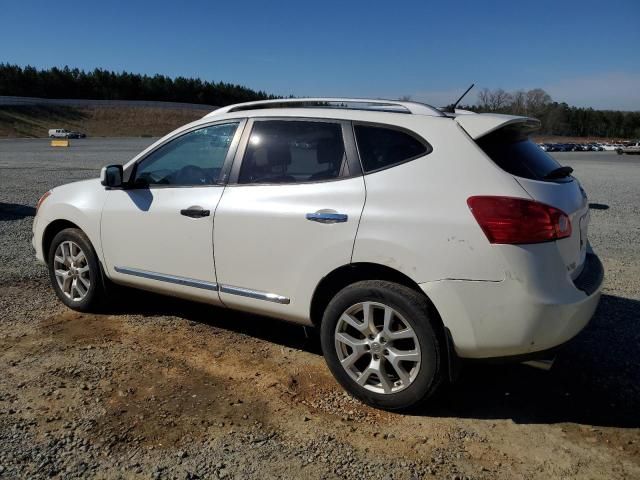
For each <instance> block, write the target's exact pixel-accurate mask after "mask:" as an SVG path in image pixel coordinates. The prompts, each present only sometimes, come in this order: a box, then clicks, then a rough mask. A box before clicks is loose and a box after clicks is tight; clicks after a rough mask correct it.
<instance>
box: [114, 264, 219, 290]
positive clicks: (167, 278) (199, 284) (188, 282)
mask: <svg viewBox="0 0 640 480" xmlns="http://www.w3.org/2000/svg"><path fill="white" fill-rule="evenodd" d="M114 270H115V271H116V272H118V273H124V274H125V275H133V276H134V277H142V278H149V279H151V280H159V281H161V282H169V283H175V284H177V285H185V286H187V287H195V288H202V289H203V290H213V291H216V290H218V284H217V283H213V282H205V281H203V280H194V279H193V278H186V277H178V276H176V275H166V274H164V273H157V272H149V271H147V270H138V269H136V268H124V267H114Z"/></svg>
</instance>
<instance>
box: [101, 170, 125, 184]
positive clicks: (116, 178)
mask: <svg viewBox="0 0 640 480" xmlns="http://www.w3.org/2000/svg"><path fill="white" fill-rule="evenodd" d="M122 177H123V172H122V165H107V166H106V167H102V170H100V183H102V185H104V186H105V187H107V188H119V187H122Z"/></svg>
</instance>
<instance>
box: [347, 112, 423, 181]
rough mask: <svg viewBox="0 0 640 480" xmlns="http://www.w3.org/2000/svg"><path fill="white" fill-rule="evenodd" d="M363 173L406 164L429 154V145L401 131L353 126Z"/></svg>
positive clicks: (369, 126) (371, 126)
mask: <svg viewBox="0 0 640 480" xmlns="http://www.w3.org/2000/svg"><path fill="white" fill-rule="evenodd" d="M353 130H354V133H355V136H356V142H357V144H358V152H359V153H360V160H361V162H362V168H363V170H364V172H365V173H370V172H375V171H376V170H382V169H384V168H388V167H392V166H394V165H398V164H400V163H404V162H408V161H409V160H413V159H415V158H418V157H421V156H423V155H426V154H428V153H430V152H431V150H432V148H431V145H429V144H428V143H426V142H425V141H424V140H419V139H418V138H416V137H415V136H413V135H410V134H409V133H407V132H404V131H402V130H397V129H394V128H387V127H381V126H374V125H360V124H356V125H354V126H353Z"/></svg>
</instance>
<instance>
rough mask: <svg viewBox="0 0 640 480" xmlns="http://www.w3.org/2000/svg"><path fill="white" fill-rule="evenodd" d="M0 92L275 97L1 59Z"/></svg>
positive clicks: (209, 99) (227, 86)
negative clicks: (45, 67)
mask: <svg viewBox="0 0 640 480" xmlns="http://www.w3.org/2000/svg"><path fill="white" fill-rule="evenodd" d="M0 95H13V96H21V97H40V98H74V99H79V98H82V99H84V98H88V99H97V100H153V101H163V102H186V103H201V104H205V105H215V106H223V105H229V104H232V103H240V102H249V101H253V100H264V99H269V98H277V97H275V96H273V95H268V94H267V93H266V92H263V91H255V90H252V89H250V88H247V87H243V86H241V85H235V84H232V83H225V82H208V81H203V80H201V79H199V78H185V77H176V78H171V77H168V76H165V75H153V76H150V75H140V74H137V73H129V72H113V71H110V70H103V69H101V68H96V69H95V70H92V71H84V70H80V69H78V68H69V67H64V68H57V67H53V68H50V69H42V70H40V69H37V68H34V67H31V66H26V67H24V68H23V67H20V66H18V65H10V64H8V63H0Z"/></svg>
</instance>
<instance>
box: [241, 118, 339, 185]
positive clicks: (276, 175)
mask: <svg viewBox="0 0 640 480" xmlns="http://www.w3.org/2000/svg"><path fill="white" fill-rule="evenodd" d="M346 175H348V171H347V162H346V155H345V150H344V141H343V139H342V126H341V125H340V124H339V123H329V122H309V121H286V120H264V121H257V122H255V124H254V126H253V130H252V131H251V136H250V137H249V142H248V144H247V149H246V152H245V154H244V158H243V160H242V166H241V167H240V175H239V177H238V183H245V184H246V183H300V182H319V181H322V180H331V179H334V178H338V177H343V176H346Z"/></svg>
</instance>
